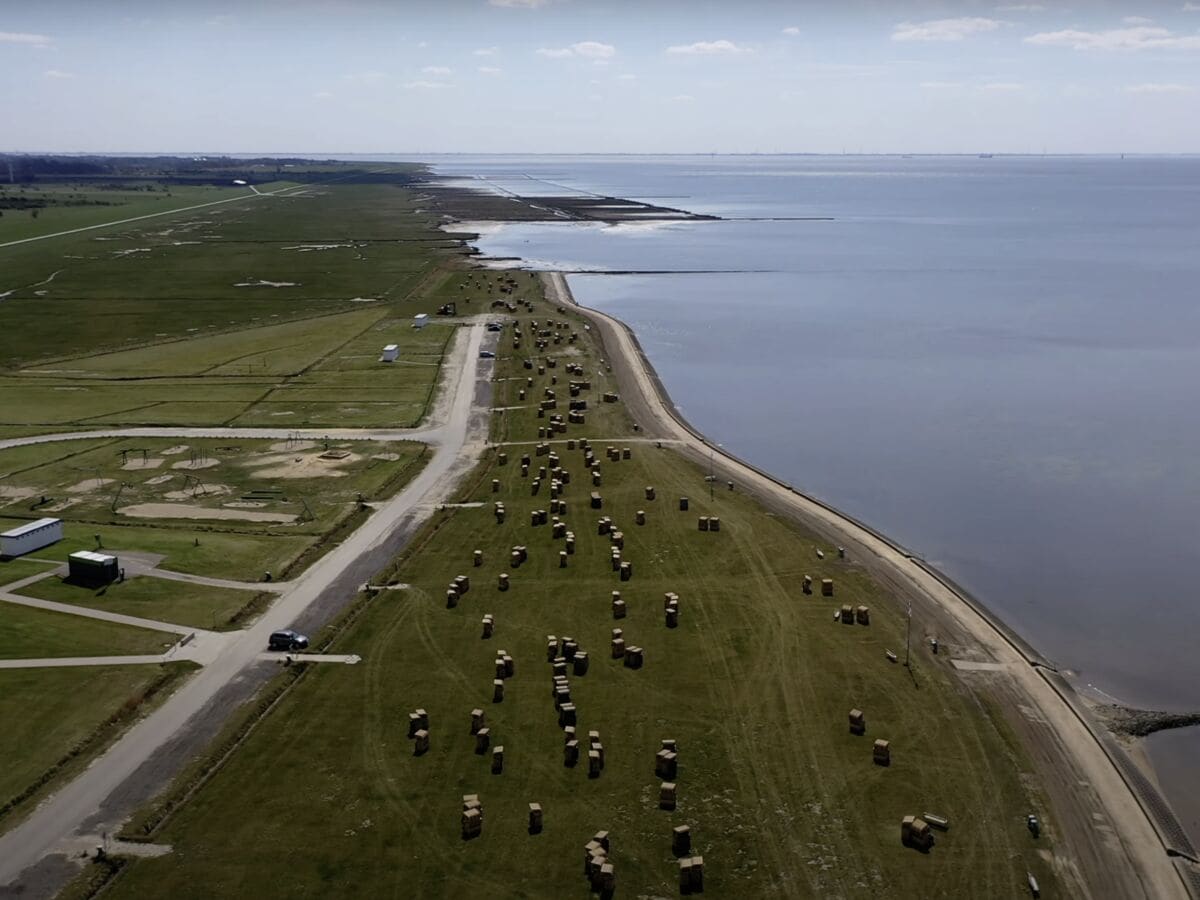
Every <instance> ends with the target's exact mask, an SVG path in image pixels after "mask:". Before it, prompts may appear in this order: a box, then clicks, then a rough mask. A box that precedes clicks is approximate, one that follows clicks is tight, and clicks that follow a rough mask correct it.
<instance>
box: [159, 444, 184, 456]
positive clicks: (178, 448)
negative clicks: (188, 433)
mask: <svg viewBox="0 0 1200 900" xmlns="http://www.w3.org/2000/svg"><path fill="white" fill-rule="evenodd" d="M187 448H188V445H187V444H176V445H175V446H174V447H168V448H167V449H166V450H164V451H163V452H162V455H163V456H178V455H179V454H180V453H186V452H187Z"/></svg>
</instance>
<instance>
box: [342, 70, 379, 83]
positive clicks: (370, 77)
mask: <svg viewBox="0 0 1200 900" xmlns="http://www.w3.org/2000/svg"><path fill="white" fill-rule="evenodd" d="M386 77H387V73H385V72H351V73H350V74H349V75H343V76H342V78H343V80H345V81H350V82H353V83H356V84H379V82H381V81H383V79H384V78H386Z"/></svg>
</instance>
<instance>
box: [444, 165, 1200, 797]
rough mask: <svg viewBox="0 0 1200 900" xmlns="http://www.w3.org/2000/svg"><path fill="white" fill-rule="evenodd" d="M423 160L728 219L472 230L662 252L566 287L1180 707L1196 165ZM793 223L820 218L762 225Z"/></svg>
mask: <svg viewBox="0 0 1200 900" xmlns="http://www.w3.org/2000/svg"><path fill="white" fill-rule="evenodd" d="M435 165H436V167H437V169H438V170H439V171H442V172H446V173H448V174H452V173H459V172H462V173H473V174H479V173H483V174H484V175H486V176H488V177H491V178H494V179H496V180H497V181H499V182H502V186H503V188H504V189H506V190H511V191H517V192H525V193H530V194H533V193H540V194H543V195H544V194H546V193H552V191H550V190H548V189H547V188H546V185H545V183H544V182H553V183H554V184H555V185H566V186H568V187H574V188H578V189H584V190H588V191H593V192H598V193H602V194H607V195H612V196H622V197H630V198H633V199H644V200H649V201H652V202H656V203H660V204H663V205H667V206H676V207H682V208H686V209H689V210H692V211H696V212H706V213H716V214H719V215H722V216H731V217H738V218H736V219H735V220H733V221H724V222H699V223H671V224H668V225H650V224H646V223H638V224H636V225H620V226H615V227H605V226H602V225H571V224H552V225H513V226H505V227H503V228H500V229H498V230H495V231H492V232H490V233H489V234H487V235H484V236H483V237H481V239H480V241H479V246H480V247H481V249H482V250H483V251H484V252H485V253H487V254H489V255H495V256H505V257H512V256H520V257H523V258H524V259H526V260H527V261H528V262H529V264H531V265H534V266H541V267H545V268H566V269H571V270H577V271H585V272H596V271H606V270H607V271H621V272H631V271H632V272H656V273H661V272H669V273H671V274H632V275H602V274H580V275H573V276H572V277H571V286H572V289H573V290H574V292H575V294H576V296H577V298H578V299H579V300H580V302H582V303H584V304H587V305H589V306H594V307H597V308H599V309H603V310H604V311H606V312H609V313H612V314H613V315H616V316H618V317H619V318H621V319H623V320H624V321H626V322H628V323H629V324H630V325H631V326H632V327H633V328H634V330H635V331H636V333H637V334H638V337H639V339H640V340H641V341H642V344H643V345H644V347H645V349H646V351H647V353H648V355H649V357H650V359H651V360H652V362H653V363H654V365H655V367H656V368H657V369H658V371H659V373H660V375H661V376H662V379H663V381H664V383H665V384H666V386H667V388H668V390H669V391H670V393H671V396H672V398H673V399H674V401H675V402H676V403H677V404H678V406H679V407H680V409H681V410H682V412H683V413H684V414H685V415H686V416H687V418H688V419H689V420H690V421H691V422H692V423H693V424H695V425H696V426H697V427H698V428H700V429H701V430H702V431H704V432H705V433H706V434H708V435H709V436H710V437H712V438H713V439H714V440H716V441H720V442H722V443H723V444H725V445H726V446H727V447H729V448H730V449H731V450H733V451H735V452H737V453H738V454H740V455H742V456H744V457H746V458H748V459H750V460H752V461H754V462H755V463H757V464H758V465H760V466H761V467H763V468H765V469H767V470H769V471H771V472H773V473H774V474H776V475H777V476H779V477H781V478H782V479H784V480H787V481H791V482H792V483H793V484H795V485H797V486H798V487H801V488H803V489H805V490H807V491H809V492H811V493H813V494H816V495H817V496H819V497H821V498H823V499H825V500H827V501H829V502H831V503H833V504H834V505H836V506H838V507H840V508H842V509H844V510H846V511H847V512H849V513H852V514H853V515H855V516H858V517H860V518H862V519H864V520H865V521H867V522H870V523H871V524H872V525H874V526H876V527H878V528H880V529H881V530H883V531H885V532H887V533H888V534H890V535H891V536H892V537H894V538H896V539H897V540H899V541H900V542H901V543H903V544H905V545H906V546H908V547H909V548H910V549H912V550H913V551H914V552H917V553H919V554H921V555H923V556H925V557H926V558H928V559H929V560H930V561H932V562H934V563H935V564H937V565H939V566H940V567H941V568H943V569H944V570H945V571H946V572H948V573H949V574H950V575H951V576H952V577H954V578H955V579H957V580H958V581H960V582H961V583H963V584H964V585H966V586H967V587H968V588H970V589H971V590H972V591H974V592H975V593H976V594H978V595H979V597H980V598H981V599H982V600H983V601H984V602H985V603H987V604H988V605H989V606H991V607H992V608H993V609H995V610H996V611H997V612H998V613H999V614H1000V615H1001V616H1002V617H1003V618H1004V619H1005V620H1006V621H1008V622H1009V623H1010V624H1012V625H1014V626H1015V627H1016V628H1017V629H1018V630H1020V631H1021V632H1022V633H1023V634H1024V635H1025V636H1026V637H1027V638H1028V639H1029V640H1030V641H1031V642H1032V643H1033V644H1034V645H1035V646H1036V647H1038V648H1039V649H1040V650H1042V651H1043V652H1044V653H1045V654H1046V655H1047V656H1049V657H1050V658H1052V659H1054V660H1056V661H1057V662H1058V663H1059V664H1061V665H1063V666H1066V667H1069V668H1071V669H1073V670H1076V671H1078V672H1079V673H1080V677H1081V678H1082V679H1083V680H1084V681H1086V682H1090V683H1092V684H1094V685H1096V686H1097V687H1098V688H1100V689H1102V690H1103V691H1105V692H1107V693H1109V694H1112V695H1115V696H1116V697H1118V698H1120V699H1121V700H1123V701H1125V702H1127V703H1131V704H1134V705H1139V706H1145V707H1148V708H1154V709H1163V708H1170V709H1184V708H1200V653H1196V652H1195V643H1196V636H1197V635H1198V634H1200V603H1198V602H1197V598H1196V593H1197V591H1196V587H1195V575H1194V572H1195V559H1196V551H1197V547H1198V546H1200V455H1198V454H1197V452H1196V449H1197V447H1200V418H1198V417H1197V415H1196V412H1195V396H1196V387H1197V385H1200V303H1198V302H1197V293H1196V290H1197V285H1200V253H1198V252H1197V247H1200V159H1165V158H1164V159H1128V160H1120V159H1116V158H1108V159H1102V158H1047V159H1043V158H1022V159H1009V158H996V159H975V158H916V159H901V158H858V157H825V158H822V157H743V158H730V157H718V158H707V157H652V158H624V157H617V158H587V157H563V158H554V157H538V158H529V159H521V158H504V157H501V158H461V159H456V160H454V161H453V162H447V161H445V160H441V161H436V162H435ZM526 176H533V177H534V178H533V179H531V178H529V177H526ZM534 179H540V180H534ZM523 183H524V184H525V185H526V187H527V190H525V191H522V189H521V188H522V184H523ZM555 191H558V192H563V189H562V188H555ZM801 216H832V217H834V220H833V221H779V220H778V219H780V218H784V217H801ZM764 219H770V220H769V221H764ZM1162 740H1164V741H1165V740H1167V739H1162ZM1177 740H1178V741H1180V742H1181V743H1182V744H1186V745H1187V746H1189V747H1191V748H1192V751H1193V753H1194V751H1195V749H1196V748H1200V737H1198V736H1197V733H1196V732H1189V733H1188V735H1187V736H1186V737H1181V738H1178V739H1177ZM1180 771H1181V769H1180V767H1178V766H1175V767H1174V772H1175V774H1174V775H1172V776H1169V780H1171V782H1172V783H1173V784H1175V785H1176V787H1178V784H1179V781H1178V774H1179V772H1180ZM1173 792H1174V791H1173Z"/></svg>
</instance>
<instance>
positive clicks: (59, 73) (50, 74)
mask: <svg viewBox="0 0 1200 900" xmlns="http://www.w3.org/2000/svg"><path fill="white" fill-rule="evenodd" d="M42 74H43V75H45V76H46V77H47V78H74V77H75V75H74V74H73V73H71V72H64V71H63V70H62V69H47V70H46V71H45V72H43V73H42Z"/></svg>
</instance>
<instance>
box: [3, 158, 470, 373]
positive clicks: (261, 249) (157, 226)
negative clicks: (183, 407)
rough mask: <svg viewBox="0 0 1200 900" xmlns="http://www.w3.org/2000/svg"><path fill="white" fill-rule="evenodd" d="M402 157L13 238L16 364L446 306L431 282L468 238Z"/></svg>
mask: <svg viewBox="0 0 1200 900" xmlns="http://www.w3.org/2000/svg"><path fill="white" fill-rule="evenodd" d="M394 169H395V171H393V172H391V173H389V172H388V171H383V172H380V173H379V174H377V175H374V176H367V175H362V176H361V177H356V178H347V177H346V176H344V175H343V176H337V175H333V174H332V173H330V175H329V176H328V177H329V179H332V178H339V179H341V180H339V181H337V182H336V183H335V182H333V181H332V180H330V181H329V183H327V184H313V185H309V186H307V187H302V188H300V189H298V190H295V191H288V192H285V193H284V194H280V195H276V196H269V197H257V196H255V197H251V198H249V199H247V200H246V201H245V202H241V201H239V202H236V203H229V204H224V205H220V206H213V207H208V208H206V209H200V210H192V211H190V212H181V213H177V214H173V215H166V216H162V217H159V218H155V219H149V220H145V221H142V222H134V223H129V224H127V225H121V226H116V227H114V228H111V229H103V230H97V231H88V232H84V233H81V234H76V235H67V236H63V237H56V238H53V239H50V240H46V241H38V242H33V243H29V244H23V245H19V246H11V247H4V248H0V260H2V261H3V268H2V269H0V272H2V273H3V274H2V275H0V295H4V302H3V304H0V360H3V361H4V363H3V364H4V366H5V367H9V368H15V367H17V366H20V365H23V364H29V363H33V362H36V361H38V360H44V361H49V360H64V359H69V358H73V357H78V356H85V355H94V354H96V353H97V352H98V351H101V350H106V349H108V350H115V349H121V348H128V347H130V346H140V345H144V344H148V343H158V342H162V341H164V340H167V339H174V340H180V339H188V338H192V337H195V336H201V335H206V334H210V333H214V332H222V331H235V330H239V329H243V328H248V327H252V326H255V325H269V324H275V323H279V322H282V321H287V320H294V319H303V318H310V317H312V316H315V315H321V314H325V313H335V312H350V311H361V310H362V309H363V307H364V306H367V305H369V304H367V303H363V302H362V301H363V300H374V301H377V304H378V305H379V306H381V307H383V306H394V307H395V309H394V312H399V313H400V314H402V315H404V316H411V315H412V314H414V313H415V312H421V311H425V312H432V311H433V310H432V309H429V308H428V307H427V305H425V306H422V304H421V300H420V296H421V292H420V291H419V290H418V288H419V287H420V286H421V284H422V283H423V281H424V279H426V278H427V277H429V276H430V274H431V273H432V272H434V271H436V270H437V268H438V266H439V265H440V264H442V263H443V262H444V261H445V260H446V259H448V258H451V257H455V256H458V255H460V253H461V248H460V247H459V245H457V244H456V243H454V242H453V241H451V240H450V239H449V238H448V237H447V236H446V235H445V234H443V233H442V232H440V231H439V230H438V225H439V224H440V222H439V221H438V220H437V218H436V217H435V216H434V215H433V214H431V213H429V212H419V211H418V210H419V208H420V207H419V205H418V204H417V203H416V201H415V200H414V199H413V196H412V194H411V192H409V191H406V190H404V189H403V188H402V186H401V185H402V184H403V183H404V175H403V173H402V172H401V167H394ZM264 188H269V186H264ZM126 217H127V216H124V215H113V216H112V217H111V218H110V219H109V221H112V220H115V219H120V218H126ZM39 221H40V219H39ZM414 292H415V293H416V294H417V295H418V296H416V297H414ZM98 308H102V309H103V311H104V315H103V316H98V315H96V310H97V309H98ZM50 313H53V314H50ZM175 352H176V353H178V348H176V351H175ZM166 355H167V356H170V355H171V354H166Z"/></svg>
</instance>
